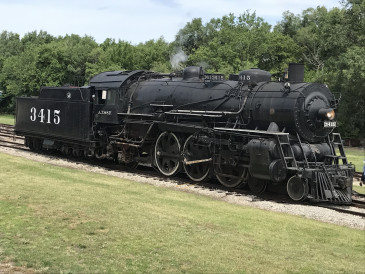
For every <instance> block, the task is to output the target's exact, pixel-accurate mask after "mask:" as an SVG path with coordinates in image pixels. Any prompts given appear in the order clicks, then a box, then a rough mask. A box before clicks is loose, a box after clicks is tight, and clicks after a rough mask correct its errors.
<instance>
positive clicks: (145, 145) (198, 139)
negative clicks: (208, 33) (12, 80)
mask: <svg viewBox="0 0 365 274" xmlns="http://www.w3.org/2000/svg"><path fill="white" fill-rule="evenodd" d="M289 70H290V71H292V70H293V69H292V68H290V69H289ZM295 71H297V74H298V75H299V74H301V68H299V67H297V70H295V69H294V72H295ZM165 76H166V77H164V75H162V74H158V73H152V72H148V71H143V70H138V71H115V72H103V73H100V74H98V75H96V76H95V77H93V78H92V79H91V80H90V87H82V88H72V87H64V88H43V89H42V90H41V93H40V96H39V98H18V99H17V121H16V132H17V133H19V134H23V135H25V136H27V138H26V140H27V144H28V146H29V147H33V148H36V149H38V148H42V145H43V147H44V148H57V149H59V150H61V151H62V152H64V153H66V154H68V153H71V154H75V155H78V154H87V155H88V156H96V157H99V158H100V157H102V156H103V157H104V156H105V157H109V158H113V159H115V160H118V161H120V162H121V163H122V164H124V165H129V164H131V163H132V164H133V165H136V164H138V162H143V163H150V164H151V165H153V166H155V167H156V168H157V170H158V171H159V172H160V173H162V174H164V175H166V176H172V175H174V174H175V173H177V172H180V171H183V170H185V172H186V173H187V174H188V176H189V177H190V178H192V179H193V180H195V181H201V180H204V179H206V178H208V177H210V175H212V174H214V175H215V176H216V177H217V178H218V180H219V181H220V182H221V183H222V184H223V185H225V186H227V187H237V186H240V185H243V184H247V182H249V183H250V184H251V187H252V188H253V189H259V190H260V191H261V190H264V189H265V187H266V185H270V184H273V183H276V184H282V185H284V186H286V185H285V184H286V182H287V180H288V179H289V178H292V177H293V176H298V177H301V178H303V179H304V180H305V182H306V183H307V182H308V185H309V190H308V191H309V193H308V194H306V192H307V189H306V188H305V187H304V188H303V189H304V190H303V191H302V192H303V193H304V194H303V193H300V191H301V190H300V189H299V194H298V193H296V192H297V190H296V184H294V181H293V185H292V187H291V188H290V191H291V192H292V194H293V195H292V196H293V197H294V199H299V198H300V200H301V199H302V197H301V196H303V199H305V198H309V199H310V200H312V201H316V202H319V201H329V202H333V203H348V202H349V201H351V195H350V196H349V194H348V191H347V188H346V187H348V186H347V184H349V183H350V180H351V178H352V176H353V175H352V173H351V171H350V170H351V168H352V167H351V166H349V165H346V164H347V160H346V156H345V154H344V152H343V151H342V150H343V149H342V147H341V145H339V144H340V143H341V138H340V137H339V135H338V136H337V135H333V136H334V137H333V138H332V139H331V138H328V136H329V134H330V133H331V132H332V130H333V128H327V127H325V126H324V122H326V119H327V118H326V117H327V115H326V111H323V110H332V109H334V108H335V107H336V105H335V102H336V100H335V98H334V96H333V95H332V94H331V92H330V91H329V90H328V88H327V87H326V86H324V85H321V84H314V83H303V82H302V81H300V82H296V80H300V79H301V78H300V79H299V78H297V79H296V80H295V81H294V80H293V81H294V82H293V81H292V82H290V83H289V82H288V83H283V82H270V74H269V73H268V72H265V71H261V70H258V69H253V70H248V71H244V72H241V74H240V77H239V78H238V79H237V78H232V79H234V80H229V81H224V79H223V77H222V75H209V77H205V75H204V72H203V70H202V68H200V67H190V68H186V69H185V70H184V72H183V73H182V76H183V77H173V75H172V74H170V75H165ZM297 77H299V76H297ZM323 113H324V114H325V115H324V114H323ZM331 121H332V120H331ZM191 136H193V137H191ZM335 137H336V140H335ZM189 138H190V139H189ZM187 140H191V141H190V143H189V142H187V143H186V141H187ZM80 142H83V143H80ZM335 146H337V148H339V150H340V152H341V155H336V154H335V149H334V148H335ZM340 159H342V165H340V164H339V160H340ZM333 166H336V168H333ZM208 175H209V176H208ZM346 178H347V179H346ZM250 180H251V182H250ZM263 182H264V183H263ZM345 186H346V187H345ZM298 197H299V198H298Z"/></svg>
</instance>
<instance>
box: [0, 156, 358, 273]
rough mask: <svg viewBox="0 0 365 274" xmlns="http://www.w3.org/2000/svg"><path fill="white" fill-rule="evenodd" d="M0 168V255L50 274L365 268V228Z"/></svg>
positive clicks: (98, 178) (53, 172)
mask: <svg viewBox="0 0 365 274" xmlns="http://www.w3.org/2000/svg"><path fill="white" fill-rule="evenodd" d="M0 170H1V173H0V189H1V191H0V212H1V214H0V261H4V260H8V259H11V260H13V261H14V262H15V263H16V264H17V265H20V266H25V267H29V268H33V269H36V270H41V271H46V272H49V273H53V272H72V273H85V272H92V273H99V272H156V273H157V272H209V273H212V272H214V273H227V272H258V273H268V272H321V273H322V272H328V273H335V272H347V273H355V272H361V271H363V270H364V269H365V261H364V254H365V245H364V231H359V230H355V229H350V228H346V227H341V226H336V225H331V224H326V223H321V222H318V221H314V220H308V219H304V218H301V217H295V216H290V215H286V214H279V213H274V212H268V211H264V210H258V209H253V208H247V207H242V206H237V205H232V204H228V203H225V202H222V201H217V200H213V199H210V198H207V197H204V196H198V195H194V194H189V193H185V192H179V191H173V190H169V189H164V188H159V187H154V186H150V185H145V184H141V183H137V182H133V181H127V180H121V179H119V178H115V177H109V176H105V175H100V174H94V173H88V172H84V171H79V170H75V169H66V168H61V167H56V166H51V165H47V164H43V163H38V162H33V161H29V160H26V159H23V158H17V157H14V156H9V155H4V154H0ZM0 272H1V270H0Z"/></svg>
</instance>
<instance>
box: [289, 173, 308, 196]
mask: <svg viewBox="0 0 365 274" xmlns="http://www.w3.org/2000/svg"><path fill="white" fill-rule="evenodd" d="M286 189H287V191H288V195H289V197H290V198H291V199H292V200H294V201H297V202H298V201H303V200H305V199H306V198H307V197H308V192H309V186H308V182H307V180H303V179H302V178H299V177H298V176H293V177H291V178H290V179H289V180H288V183H287V185H286Z"/></svg>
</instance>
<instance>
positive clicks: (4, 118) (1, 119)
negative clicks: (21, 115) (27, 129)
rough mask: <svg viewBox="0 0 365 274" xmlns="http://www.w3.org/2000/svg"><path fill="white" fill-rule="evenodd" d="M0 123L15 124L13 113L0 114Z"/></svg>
mask: <svg viewBox="0 0 365 274" xmlns="http://www.w3.org/2000/svg"><path fill="white" fill-rule="evenodd" d="M0 124H8V125H14V124H15V116H14V115H13V114H0Z"/></svg>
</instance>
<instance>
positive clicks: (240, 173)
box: [215, 164, 248, 188]
mask: <svg viewBox="0 0 365 274" xmlns="http://www.w3.org/2000/svg"><path fill="white" fill-rule="evenodd" d="M219 171H220V172H219V173H217V172H216V174H215V176H216V177H217V179H218V181H219V182H220V183H221V184H222V185H224V186H225V187H232V188H233V187H240V186H242V185H244V183H245V177H246V176H247V172H248V171H247V168H242V167H236V166H231V165H224V164H221V165H219Z"/></svg>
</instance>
